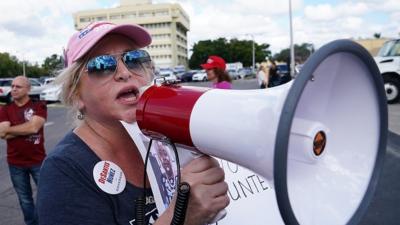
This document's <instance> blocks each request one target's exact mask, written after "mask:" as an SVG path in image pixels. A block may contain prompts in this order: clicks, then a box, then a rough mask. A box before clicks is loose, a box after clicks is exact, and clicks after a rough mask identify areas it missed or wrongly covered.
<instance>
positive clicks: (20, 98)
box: [0, 76, 47, 225]
mask: <svg viewBox="0 0 400 225" xmlns="http://www.w3.org/2000/svg"><path fill="white" fill-rule="evenodd" d="M30 88H31V85H30V82H29V79H28V78H26V77H24V76H18V77H16V78H15V79H14V80H13V81H12V84H11V96H12V98H13V101H12V102H11V103H9V104H7V105H5V106H3V107H1V109H0V137H1V138H2V139H5V140H7V162H8V168H9V171H10V177H11V181H12V184H13V186H14V189H15V191H16V192H17V196H18V200H19V204H20V206H21V209H22V213H23V215H24V221H25V224H27V225H37V224H38V220H37V214H36V209H35V205H34V201H33V197H32V187H31V177H32V179H33V181H34V182H35V184H36V185H37V184H38V181H39V174H40V167H41V165H42V161H43V160H44V158H45V156H46V153H45V148H44V135H43V126H44V124H45V122H46V118H47V107H46V104H45V103H44V102H41V101H33V100H31V99H30V98H29V95H28V93H29V91H30Z"/></svg>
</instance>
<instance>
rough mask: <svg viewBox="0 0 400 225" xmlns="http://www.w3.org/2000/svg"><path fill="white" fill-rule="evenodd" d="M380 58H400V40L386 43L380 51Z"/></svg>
mask: <svg viewBox="0 0 400 225" xmlns="http://www.w3.org/2000/svg"><path fill="white" fill-rule="evenodd" d="M378 56H382V57H385V56H400V40H392V41H388V42H386V43H385V44H384V45H383V47H382V48H381V49H380V50H379V52H378Z"/></svg>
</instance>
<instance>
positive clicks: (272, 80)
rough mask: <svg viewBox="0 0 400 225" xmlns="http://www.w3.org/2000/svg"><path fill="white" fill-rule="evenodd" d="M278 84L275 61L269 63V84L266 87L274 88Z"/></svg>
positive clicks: (278, 77) (278, 78)
mask: <svg viewBox="0 0 400 225" xmlns="http://www.w3.org/2000/svg"><path fill="white" fill-rule="evenodd" d="M279 84H280V76H279V74H278V67H277V66H276V62H275V60H272V61H271V65H270V67H269V82H268V87H275V86H278V85H279Z"/></svg>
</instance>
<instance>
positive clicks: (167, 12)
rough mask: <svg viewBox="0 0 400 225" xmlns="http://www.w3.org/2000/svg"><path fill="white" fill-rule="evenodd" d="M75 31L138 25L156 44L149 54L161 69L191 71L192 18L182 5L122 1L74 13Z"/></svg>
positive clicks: (131, 0) (133, 0)
mask: <svg viewBox="0 0 400 225" xmlns="http://www.w3.org/2000/svg"><path fill="white" fill-rule="evenodd" d="M73 17H74V24H75V29H77V30H81V29H83V28H84V27H85V26H86V25H88V24H89V23H91V22H93V21H109V22H112V23H115V24H121V23H134V24H139V25H141V26H143V27H145V28H146V29H147V30H148V31H149V32H150V34H151V36H152V39H153V42H152V44H151V45H150V46H148V47H147V48H146V50H147V51H148V52H149V53H150V55H151V56H152V59H153V60H154V62H155V64H156V66H157V67H160V68H166V67H169V68H173V67H175V66H177V65H184V66H185V67H186V68H187V67H188V49H187V46H188V41H187V32H188V31H189V24H190V20H189V16H188V15H187V14H186V12H185V11H184V10H183V8H182V7H181V6H180V5H179V4H171V3H163V4H152V2H151V0H121V2H120V6H119V7H116V8H109V9H97V10H88V11H79V12H77V13H74V15H73Z"/></svg>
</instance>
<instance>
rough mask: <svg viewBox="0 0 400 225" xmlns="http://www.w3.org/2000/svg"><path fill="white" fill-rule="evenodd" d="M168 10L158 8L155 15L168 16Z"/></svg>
mask: <svg viewBox="0 0 400 225" xmlns="http://www.w3.org/2000/svg"><path fill="white" fill-rule="evenodd" d="M168 14H169V13H168V10H158V11H156V13H155V16H168Z"/></svg>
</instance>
